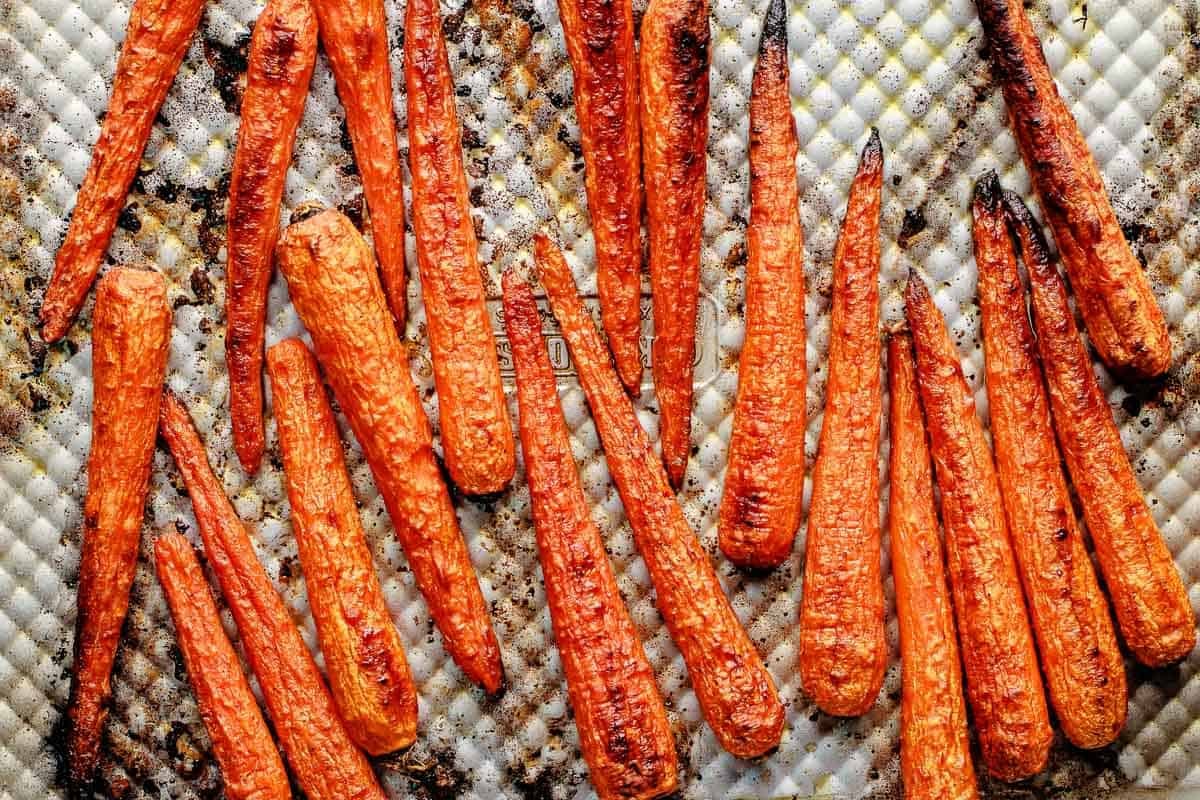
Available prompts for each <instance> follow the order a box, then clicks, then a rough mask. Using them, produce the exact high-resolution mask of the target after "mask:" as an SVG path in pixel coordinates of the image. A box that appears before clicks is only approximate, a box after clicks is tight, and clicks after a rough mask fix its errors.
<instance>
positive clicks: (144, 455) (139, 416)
mask: <svg viewBox="0 0 1200 800" xmlns="http://www.w3.org/2000/svg"><path fill="white" fill-rule="evenodd" d="M170 340H171V311H170V309H169V308H168V307H167V291H166V286H165V284H164V283H163V279H162V276H161V275H159V274H158V273H157V272H143V271H140V270H133V269H126V268H121V267H117V268H114V269H112V270H110V271H109V272H108V273H107V274H106V275H105V276H104V277H103V278H101V279H100V284H99V286H98V287H97V289H96V311H95V314H94V315H93V317H92V380H93V387H94V388H93V397H92V443H91V452H90V454H89V455H88V466H87V475H88V492H87V498H86V499H85V500H84V503H83V533H82V538H83V543H82V552H80V554H79V586H78V607H79V610H78V614H77V616H76V619H75V660H74V662H73V664H72V667H71V697H70V704H69V706H68V709H67V773H68V774H67V778H68V783H69V789H70V790H71V791H72V792H75V793H77V794H79V795H81V796H82V795H87V793H88V791H89V789H90V786H91V784H92V780H93V778H94V777H95V774H96V767H97V765H98V763H99V760H100V740H101V737H102V735H103V732H104V721H105V719H106V718H107V717H108V703H109V700H110V698H111V697H112V685H111V676H112V667H113V660H114V659H115V658H116V655H117V644H118V642H119V640H120V637H121V626H122V625H123V624H124V622H125V613H126V611H127V610H128V608H129V588H130V587H131V586H132V585H133V576H134V572H135V570H136V569H137V556H138V541H139V540H140V538H141V531H142V516H143V514H144V510H145V503H146V490H147V488H148V487H149V483H150V459H151V456H152V455H153V454H154V438H155V435H156V431H157V429H158V406H159V402H160V401H161V399H162V384H163V379H164V378H165V377H166V369H167V351H168V347H169V345H170ZM88 796H90V795H88Z"/></svg>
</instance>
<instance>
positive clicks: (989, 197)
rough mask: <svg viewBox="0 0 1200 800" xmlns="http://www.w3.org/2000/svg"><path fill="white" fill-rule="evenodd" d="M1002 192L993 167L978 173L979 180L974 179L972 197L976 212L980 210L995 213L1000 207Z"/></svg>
mask: <svg viewBox="0 0 1200 800" xmlns="http://www.w3.org/2000/svg"><path fill="white" fill-rule="evenodd" d="M1003 194H1004V190H1003V189H1002V188H1001V187H1000V178H999V177H998V176H997V175H996V171H995V170H994V169H989V170H988V171H987V172H985V173H983V174H982V175H980V176H979V180H977V181H975V195H974V198H973V205H974V207H975V209H976V214H978V213H979V212H980V211H985V212H987V213H988V214H995V213H996V211H998V210H999V209H1000V206H1001V202H1002V199H1001V198H1002V196H1003Z"/></svg>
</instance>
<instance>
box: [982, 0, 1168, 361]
mask: <svg viewBox="0 0 1200 800" xmlns="http://www.w3.org/2000/svg"><path fill="white" fill-rule="evenodd" d="M975 5H976V7H977V8H978V9H979V18H980V21H981V22H982V23H983V29H984V32H985V33H986V34H987V37H988V42H989V45H988V47H989V52H990V53H991V59H992V68H993V70H994V72H995V74H996V78H997V79H998V80H999V82H1000V85H1001V87H1002V88H1003V90H1004V100H1005V103H1006V104H1007V106H1008V112H1009V119H1010V121H1011V123H1012V127H1013V131H1014V133H1015V134H1016V138H1017V143H1018V144H1019V146H1020V148H1021V153H1022V155H1023V156H1024V157H1025V165H1026V166H1027V167H1028V168H1029V173H1030V176H1031V177H1032V179H1033V185H1034V188H1035V189H1036V191H1037V194H1038V199H1039V201H1040V202H1041V204H1042V209H1043V210H1044V211H1045V214H1046V220H1047V222H1048V223H1049V224H1050V228H1051V230H1053V231H1054V240H1055V241H1056V242H1057V243H1058V249H1059V251H1060V252H1061V253H1062V258H1063V263H1064V264H1065V265H1066V268H1067V274H1068V275H1070V277H1071V287H1072V288H1073V289H1074V290H1075V298H1076V300H1078V302H1079V310H1080V312H1081V313H1082V314H1083V319H1084V322H1085V324H1086V325H1087V329H1088V335H1089V337H1090V338H1091V341H1092V343H1093V344H1094V345H1095V347H1096V350H1097V352H1098V353H1099V354H1100V357H1101V358H1102V359H1103V360H1104V363H1106V364H1108V365H1109V366H1110V367H1112V368H1113V369H1115V370H1117V371H1119V372H1123V373H1132V374H1134V375H1137V376H1140V377H1145V378H1149V377H1154V376H1156V375H1161V374H1162V373H1164V372H1166V371H1167V368H1168V367H1169V366H1170V365H1171V339H1170V336H1169V335H1168V333H1167V326H1166V322H1165V320H1164V319H1163V313H1162V310H1161V309H1160V308H1159V307H1158V303H1157V301H1156V300H1155V298H1154V293H1153V291H1152V290H1151V289H1150V283H1149V281H1148V280H1147V279H1146V275H1145V273H1144V271H1143V270H1142V268H1141V265H1140V264H1139V263H1138V260H1137V258H1136V257H1135V256H1134V254H1133V251H1132V250H1131V249H1130V247H1129V243H1128V242H1127V241H1126V240H1125V234H1124V232H1123V231H1122V230H1121V225H1120V222H1119V221H1118V220H1117V215H1116V212H1114V211H1113V207H1112V203H1111V202H1109V199H1108V193H1107V191H1106V190H1105V188H1104V180H1103V178H1102V177H1101V176H1100V170H1099V168H1098V167H1097V166H1096V161H1095V159H1093V158H1092V154H1091V151H1090V150H1089V149H1088V146H1087V142H1086V141H1085V140H1084V138H1083V134H1082V133H1080V131H1079V127H1078V125H1076V123H1075V119H1074V117H1072V116H1071V110H1070V109H1069V108H1068V107H1067V104H1066V103H1065V102H1064V101H1063V99H1062V97H1061V96H1059V93H1058V87H1057V86H1055V84H1054V78H1053V76H1052V75H1051V74H1050V68H1049V66H1048V65H1047V64H1046V57H1045V54H1044V53H1043V52H1042V45H1041V42H1040V41H1038V38H1037V34H1036V33H1035V32H1034V30H1033V26H1032V25H1031V24H1030V22H1029V18H1028V17H1027V16H1026V14H1025V8H1024V6H1023V5H1022V0H976V3H975Z"/></svg>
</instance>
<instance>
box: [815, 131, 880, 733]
mask: <svg viewBox="0 0 1200 800" xmlns="http://www.w3.org/2000/svg"><path fill="white" fill-rule="evenodd" d="M882 189H883V146H882V145H881V144H880V142H879V134H878V132H876V131H872V132H871V138H870V140H869V141H868V142H867V145H866V147H865V148H863V154H862V160H861V161H860V162H859V166H858V174H857V175H855V176H854V183H853V184H852V185H851V187H850V199H849V202H848V203H847V205H846V218H845V220H844V221H843V222H842V232H841V235H840V236H839V237H838V242H837V246H836V247H835V249H834V253H833V305H832V309H831V311H830V323H829V326H830V336H829V381H828V383H827V385H826V390H825V417H824V422H823V424H822V426H821V441H820V445H819V446H818V449H817V461H816V463H815V464H814V465H813V488H812V502H811V506H810V508H809V512H808V537H807V541H806V543H805V562H804V563H805V566H804V593H803V596H802V598H801V603H800V683H801V685H802V686H803V687H804V691H805V693H806V694H808V695H809V696H810V697H812V698H813V700H814V702H816V704H817V707H818V708H820V709H821V710H822V711H824V712H825V713H827V714H834V715H837V716H842V717H853V716H858V715H860V714H865V713H866V712H867V710H868V709H869V708H870V707H871V706H872V705H874V704H875V699H876V697H878V695H879V689H880V687H881V686H883V673H884V671H885V670H886V669H887V639H886V638H885V633H884V598H883V578H882V575H881V567H880V550H879V539H880V536H879V468H878V466H877V464H878V458H879V429H880V426H881V424H882V422H881V418H882V415H883V399H882V395H883V388H882V385H881V378H880V369H879V367H880V364H879V356H880V353H879V208H880V203H881V199H882Z"/></svg>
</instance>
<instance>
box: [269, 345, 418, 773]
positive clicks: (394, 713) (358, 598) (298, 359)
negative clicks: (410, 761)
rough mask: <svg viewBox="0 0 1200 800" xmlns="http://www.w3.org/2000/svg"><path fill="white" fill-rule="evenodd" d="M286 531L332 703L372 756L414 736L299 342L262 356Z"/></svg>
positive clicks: (338, 445) (331, 433)
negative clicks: (283, 479)
mask: <svg viewBox="0 0 1200 800" xmlns="http://www.w3.org/2000/svg"><path fill="white" fill-rule="evenodd" d="M267 372H268V374H269V375H270V376H271V398H272V403H273V405H274V407H275V421H276V424H277V425H278V426H279V445H280V449H281V450H282V451H283V466H284V470H285V472H286V474H287V487H288V500H289V502H290V504H291V508H292V530H293V532H294V533H295V534H296V544H297V545H299V549H300V564H301V566H302V567H303V568H304V584H305V586H306V587H307V588H308V604H309V607H310V608H312V612H313V619H315V620H316V623H317V635H318V636H319V637H320V639H321V652H322V653H323V654H324V655H325V673H326V674H327V675H328V676H329V686H330V690H331V692H332V694H333V701H334V703H336V704H337V708H338V711H339V712H340V713H341V715H342V719H343V720H344V721H345V723H346V730H347V732H348V733H349V734H350V738H352V739H353V740H354V742H355V743H356V744H357V745H358V746H359V747H361V748H362V749H364V750H366V751H367V752H368V753H371V754H372V755H380V754H383V753H390V752H392V751H394V750H399V749H400V748H402V747H408V746H409V745H410V744H412V743H413V740H414V739H415V738H416V735H417V693H416V689H414V688H413V681H412V675H411V673H410V672H409V670H408V660H407V659H406V658H405V657H404V644H403V643H402V642H401V641H400V634H399V633H398V632H397V631H396V626H395V625H393V624H392V618H391V615H390V614H389V613H388V609H387V602H386V601H385V600H384V598H383V590H382V589H381V588H380V587H379V579H378V578H377V577H376V575H375V565H374V563H373V562H372V560H371V551H370V550H369V549H368V548H367V542H366V539H365V538H364V535H363V529H362V521H361V520H360V519H359V517H358V506H357V505H356V504H355V500H354V490H353V489H352V488H351V486H350V476H349V475H348V474H347V473H346V460H345V458H344V456H343V455H342V442H341V439H339V438H338V432H337V425H336V424H335V423H334V421H333V412H332V411H331V410H330V408H329V401H328V400H326V399H325V387H324V386H322V385H321V378H320V376H319V375H318V374H317V364H316V362H315V361H314V360H313V357H312V355H311V354H310V353H309V352H308V348H307V347H305V346H304V343H303V342H301V341H300V340H299V339H287V340H285V341H283V342H280V343H279V344H277V345H275V346H274V347H272V348H271V349H270V350H269V351H268V352H267Z"/></svg>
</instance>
